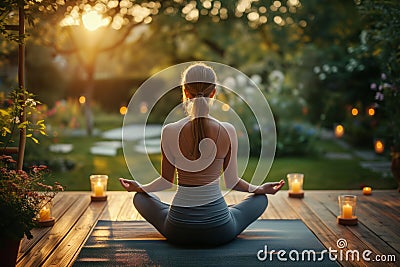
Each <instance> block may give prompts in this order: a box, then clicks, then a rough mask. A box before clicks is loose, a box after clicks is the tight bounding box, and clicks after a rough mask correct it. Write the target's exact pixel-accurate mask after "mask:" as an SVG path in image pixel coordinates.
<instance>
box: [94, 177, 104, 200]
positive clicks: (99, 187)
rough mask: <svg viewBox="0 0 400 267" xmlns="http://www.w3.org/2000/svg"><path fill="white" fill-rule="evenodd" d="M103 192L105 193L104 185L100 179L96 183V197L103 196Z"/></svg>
mask: <svg viewBox="0 0 400 267" xmlns="http://www.w3.org/2000/svg"><path fill="white" fill-rule="evenodd" d="M103 194H104V189H103V185H102V184H101V182H100V181H99V182H97V183H96V184H95V185H94V195H95V196H96V197H101V196H103Z"/></svg>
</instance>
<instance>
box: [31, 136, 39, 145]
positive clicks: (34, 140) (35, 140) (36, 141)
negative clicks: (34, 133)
mask: <svg viewBox="0 0 400 267" xmlns="http://www.w3.org/2000/svg"><path fill="white" fill-rule="evenodd" d="M31 139H32V141H33V142H35V144H39V140H37V139H36V138H35V137H31Z"/></svg>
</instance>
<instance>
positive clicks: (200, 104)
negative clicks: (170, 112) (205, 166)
mask: <svg viewBox="0 0 400 267" xmlns="http://www.w3.org/2000/svg"><path fill="white" fill-rule="evenodd" d="M216 82H217V76H216V74H215V72H214V70H213V69H212V68H211V67H209V66H207V65H206V64H204V63H196V64H193V65H191V66H189V67H188V68H187V69H186V70H185V71H184V72H183V73H182V97H183V103H184V106H185V110H186V113H187V114H188V115H189V116H190V119H191V124H192V135H193V140H194V141H193V142H194V146H193V156H194V157H195V158H196V159H197V158H199V157H200V151H199V143H200V141H201V140H202V139H203V138H205V137H206V135H205V125H206V123H207V120H206V118H205V117H206V116H207V115H208V113H209V104H208V102H209V101H208V100H209V98H210V96H211V94H212V93H213V92H214V89H215V86H216ZM185 91H186V92H185Z"/></svg>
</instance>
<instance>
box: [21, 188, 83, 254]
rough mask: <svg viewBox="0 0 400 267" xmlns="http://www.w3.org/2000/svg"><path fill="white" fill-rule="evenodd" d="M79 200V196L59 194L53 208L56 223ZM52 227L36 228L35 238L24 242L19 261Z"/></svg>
mask: <svg viewBox="0 0 400 267" xmlns="http://www.w3.org/2000/svg"><path fill="white" fill-rule="evenodd" d="M78 199H79V196H77V195H75V196H72V195H69V194H62V193H60V194H58V195H56V197H55V198H54V205H53V208H52V213H53V216H54V217H55V218H56V222H57V221H58V220H59V219H60V218H61V217H62V216H63V215H64V214H65V213H66V212H67V210H68V209H69V208H70V207H71V206H72V205H73V203H74V202H75V201H77V200H78ZM50 229H51V227H44V228H34V229H33V230H32V235H33V238H32V239H30V240H28V239H27V238H26V237H25V238H24V239H23V240H22V242H21V245H20V250H19V254H18V258H17V261H19V260H20V259H21V258H22V257H23V256H24V255H25V254H26V253H27V252H28V251H29V250H31V249H32V247H34V246H35V245H36V243H37V242H39V240H40V239H42V238H43V237H44V236H45V235H46V234H47V233H48V232H49V231H50Z"/></svg>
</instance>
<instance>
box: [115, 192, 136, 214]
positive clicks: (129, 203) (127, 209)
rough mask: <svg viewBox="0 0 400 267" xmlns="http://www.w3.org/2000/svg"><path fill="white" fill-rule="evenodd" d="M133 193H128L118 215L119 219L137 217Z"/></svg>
mask: <svg viewBox="0 0 400 267" xmlns="http://www.w3.org/2000/svg"><path fill="white" fill-rule="evenodd" d="M133 196H134V195H133V194H129V195H126V198H125V202H124V203H123V204H122V207H121V211H120V213H119V214H118V216H117V221H133V220H135V218H136V217H137V212H138V211H137V210H136V208H135V206H134V205H133Z"/></svg>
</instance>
